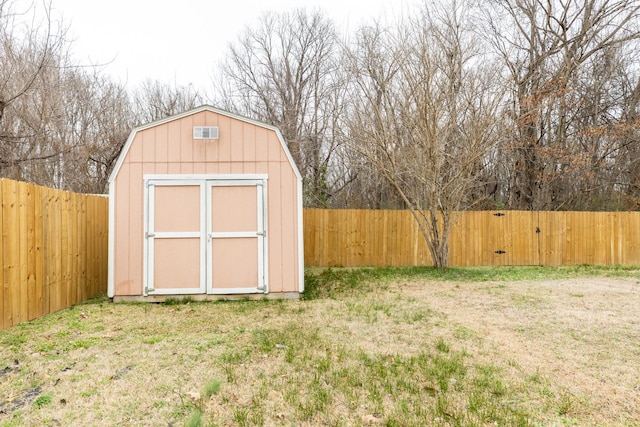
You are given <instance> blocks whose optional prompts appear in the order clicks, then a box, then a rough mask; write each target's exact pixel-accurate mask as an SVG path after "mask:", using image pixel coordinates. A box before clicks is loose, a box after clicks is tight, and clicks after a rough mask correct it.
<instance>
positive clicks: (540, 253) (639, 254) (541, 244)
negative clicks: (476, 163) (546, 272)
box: [304, 209, 640, 266]
mask: <svg viewBox="0 0 640 427" xmlns="http://www.w3.org/2000/svg"><path fill="white" fill-rule="evenodd" d="M304 245H305V265H308V266H338V265H341V266H369V265H372V266H383V265H395V266H401V265H433V263H432V261H431V256H430V254H429V251H428V249H427V246H426V244H425V242H424V239H423V238H422V236H421V235H420V232H419V229H418V227H417V224H416V222H415V219H414V218H413V217H412V215H411V213H410V212H409V211H397V210H376V211H373V210H352V209H345V210H326V209H305V211H304ZM573 264H603V265H613V264H626V265H634V264H640V212H531V211H479V212H459V213H458V215H457V220H456V222H455V225H454V226H453V229H452V231H451V234H450V236H449V265H451V266H481V265H487V266H492V265H495V266H498V265H573Z"/></svg>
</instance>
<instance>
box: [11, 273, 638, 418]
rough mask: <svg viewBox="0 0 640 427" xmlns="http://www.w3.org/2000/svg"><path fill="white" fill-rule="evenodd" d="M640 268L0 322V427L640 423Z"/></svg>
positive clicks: (389, 282)
mask: <svg viewBox="0 0 640 427" xmlns="http://www.w3.org/2000/svg"><path fill="white" fill-rule="evenodd" d="M639 283H640V272H639V271H637V270H636V269H633V268H606V267H585V266H579V267H563V268H541V267H517V268H516V267H505V268H494V269H489V268H455V269H447V270H445V271H438V270H434V269H432V268H375V269H373V268H371V269H329V270H321V269H309V270H308V272H307V275H306V286H307V293H306V294H305V297H304V299H303V300H301V301H235V302H215V303H194V302H185V301H171V302H168V303H164V304H112V303H110V302H109V301H108V300H107V299H106V298H99V299H96V300H93V301H90V302H88V303H85V304H81V305H77V306H75V307H72V308H70V309H67V310H63V311H61V312H57V313H54V314H51V315H49V316H46V317H45V318H42V319H39V320H37V321H33V322H29V323H24V324H20V325H18V326H16V327H14V328H12V329H10V330H6V331H0V426H22V425H33V426H36V425H37V426H40V425H42V426H48V425H49V426H70V425H83V426H84V425H86V426H103V425H104V426H112V425H113V426H115V425H122V426H129V425H136V426H200V425H202V426H210V425H211V426H216V425H220V426H222V425H233V426H236V425H237V426H244V425H246V426H253V425H266V426H279V425H282V426H293V425H295V426H315V425H332V426H334V425H335V426H368V425H371V426H377V425H387V426H430V425H434V426H474V425H475V426H494V425H497V426H512V425H513V426H590V425H593V426H596V425H607V426H616V425H617V426H637V425H640V284H639Z"/></svg>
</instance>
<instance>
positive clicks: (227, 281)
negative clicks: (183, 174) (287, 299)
mask: <svg viewBox="0 0 640 427" xmlns="http://www.w3.org/2000/svg"><path fill="white" fill-rule="evenodd" d="M207 194H208V196H209V200H208V203H207V204H208V206H209V208H208V212H209V214H208V216H209V233H208V237H209V239H208V240H209V248H210V250H209V254H208V259H207V261H208V263H209V266H210V268H209V269H208V270H209V271H208V273H209V274H208V278H207V291H208V292H209V293H219V294H226V293H257V292H265V291H266V289H265V286H266V284H265V281H264V244H265V242H264V237H265V232H264V199H263V184H262V182H255V181H245V180H238V181H220V182H211V183H209V185H208V190H207Z"/></svg>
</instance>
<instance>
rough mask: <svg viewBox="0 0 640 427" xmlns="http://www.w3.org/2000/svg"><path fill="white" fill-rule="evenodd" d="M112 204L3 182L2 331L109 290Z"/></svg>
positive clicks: (92, 197)
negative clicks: (108, 273) (109, 238)
mask: <svg viewBox="0 0 640 427" xmlns="http://www.w3.org/2000/svg"><path fill="white" fill-rule="evenodd" d="M89 205H90V206H91V207H92V208H91V211H90V214H89V215H88V214H87V206H89ZM108 205H109V203H108V200H107V198H106V197H103V196H95V195H86V194H76V193H70V192H67V191H60V190H54V189H51V188H45V187H40V186H37V185H33V184H28V183H24V182H17V181H12V180H8V179H0V237H1V241H0V262H1V263H2V269H0V329H6V328H9V327H11V326H13V325H15V324H17V323H20V322H23V321H26V320H33V319H37V318H39V317H41V316H43V315H45V314H48V313H51V312H54V311H57V310H61V309H63V308H66V307H69V306H71V305H73V304H77V303H79V302H81V301H84V300H86V299H88V298H91V297H92V296H95V295H96V294H98V293H100V292H106V290H107V240H108Z"/></svg>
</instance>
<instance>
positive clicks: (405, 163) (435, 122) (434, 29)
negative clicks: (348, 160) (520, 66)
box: [348, 0, 502, 267]
mask: <svg viewBox="0 0 640 427" xmlns="http://www.w3.org/2000/svg"><path fill="white" fill-rule="evenodd" d="M467 24H468V21H467V16H466V15H465V9H463V8H462V6H461V4H460V3H459V2H457V1H455V0H454V1H452V2H451V3H449V5H448V6H447V7H442V8H438V9H435V10H433V11H431V10H427V9H424V10H423V11H422V15H421V17H420V18H419V19H415V20H412V21H410V22H408V23H407V24H405V25H400V26H399V28H398V29H397V30H396V31H388V30H384V29H382V28H380V26H376V27H373V28H365V29H363V30H362V31H361V32H360V37H359V38H358V42H357V44H356V46H355V47H354V48H352V50H351V52H350V55H349V58H350V66H351V71H352V73H353V75H354V84H353V86H352V89H353V92H352V93H351V94H350V96H351V99H352V100H353V107H352V116H351V117H349V119H348V126H349V129H350V137H351V140H350V144H351V147H352V148H353V149H354V150H355V151H357V152H358V153H360V154H361V155H362V156H363V157H364V158H365V159H366V160H367V161H368V162H369V163H370V164H371V165H373V166H374V167H375V169H376V171H377V172H379V173H380V174H381V175H382V176H383V177H384V178H385V179H386V180H387V182H388V183H389V184H390V185H391V187H392V188H393V189H394V190H395V192H396V193H397V194H398V195H399V196H400V197H401V199H402V200H403V201H404V203H405V205H406V207H407V208H408V209H410V210H411V213H412V214H413V216H414V218H415V219H416V221H417V223H418V226H419V229H420V231H421V233H422V236H423V237H424V239H425V241H426V243H427V246H428V248H429V250H430V253H431V257H432V259H433V262H434V264H435V265H436V266H437V267H446V266H447V262H448V237H449V233H450V231H451V227H452V225H453V224H454V222H455V215H456V212H458V211H460V210H463V209H466V208H470V207H471V206H470V203H471V202H470V200H471V198H470V196H471V192H472V189H473V188H474V187H475V186H477V185H478V182H477V178H478V173H477V172H478V170H479V167H478V166H479V165H481V164H482V162H483V160H484V159H485V157H486V155H487V153H488V152H489V150H490V148H491V147H493V146H495V143H496V141H497V135H496V130H497V123H498V113H499V107H500V102H501V101H502V93H501V92H500V91H499V90H496V87H497V88H498V89H499V88H500V85H495V84H494V83H495V81H494V80H492V79H494V78H495V70H494V69H492V68H491V67H490V66H489V65H488V64H487V63H485V61H484V59H483V57H482V56H479V55H478V53H477V52H476V51H475V50H474V44H473V39H472V37H471V36H472V35H471V33H470V31H469V28H468V27H467Z"/></svg>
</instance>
